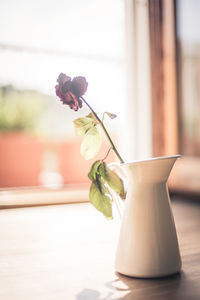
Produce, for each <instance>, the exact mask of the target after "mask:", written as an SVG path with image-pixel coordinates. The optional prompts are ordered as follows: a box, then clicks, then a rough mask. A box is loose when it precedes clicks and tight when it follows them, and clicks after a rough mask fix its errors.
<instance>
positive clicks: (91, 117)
mask: <svg viewBox="0 0 200 300" xmlns="http://www.w3.org/2000/svg"><path fill="white" fill-rule="evenodd" d="M86 117H87V118H90V119H92V120H93V121H94V124H95V125H96V124H98V122H97V119H96V118H95V115H94V114H93V113H92V112H91V113H89V115H87V116H86Z"/></svg>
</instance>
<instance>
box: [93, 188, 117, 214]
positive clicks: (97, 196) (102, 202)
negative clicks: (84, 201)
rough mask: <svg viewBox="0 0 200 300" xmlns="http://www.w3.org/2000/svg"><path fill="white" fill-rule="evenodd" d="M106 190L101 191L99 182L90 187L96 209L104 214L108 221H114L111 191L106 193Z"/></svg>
mask: <svg viewBox="0 0 200 300" xmlns="http://www.w3.org/2000/svg"><path fill="white" fill-rule="evenodd" d="M105 189H106V188H105ZM105 189H103V190H101V189H100V187H99V185H98V184H97V182H93V183H92V185H91V187H90V194H89V197H90V201H91V203H92V204H93V205H94V207H95V208H96V209H98V210H99V211H100V212H102V213H103V214H104V216H105V217H106V218H107V219H112V205H111V199H110V196H109V191H107V193H105Z"/></svg>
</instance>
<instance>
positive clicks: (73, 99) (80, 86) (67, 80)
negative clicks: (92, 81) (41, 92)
mask: <svg viewBox="0 0 200 300" xmlns="http://www.w3.org/2000/svg"><path fill="white" fill-rule="evenodd" d="M57 82H58V85H56V86H55V89H56V95H57V96H58V97H59V98H60V100H61V101H62V103H63V104H67V105H69V107H70V108H71V109H73V110H75V111H77V110H78V109H79V108H81V107H82V100H81V97H82V96H83V95H84V94H85V92H86V90H87V86H88V83H87V81H86V79H85V77H82V76H78V77H74V78H73V80H71V77H69V76H67V75H65V74H63V73H60V75H59V76H58V79H57Z"/></svg>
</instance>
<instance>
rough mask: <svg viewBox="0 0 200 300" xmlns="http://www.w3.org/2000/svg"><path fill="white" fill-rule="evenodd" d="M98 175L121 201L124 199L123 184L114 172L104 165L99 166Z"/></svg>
mask: <svg viewBox="0 0 200 300" xmlns="http://www.w3.org/2000/svg"><path fill="white" fill-rule="evenodd" d="M98 170H99V174H100V175H101V177H102V178H103V180H104V181H105V183H107V184H108V185H109V187H111V189H113V190H114V191H115V192H116V193H117V194H118V195H119V196H120V197H121V198H122V199H123V198H125V191H124V184H123V181H122V179H121V178H120V177H119V176H118V175H117V174H116V173H115V172H114V171H112V170H111V169H110V168H109V167H108V166H107V165H106V163H105V162H104V163H102V164H100V166H99V168H98Z"/></svg>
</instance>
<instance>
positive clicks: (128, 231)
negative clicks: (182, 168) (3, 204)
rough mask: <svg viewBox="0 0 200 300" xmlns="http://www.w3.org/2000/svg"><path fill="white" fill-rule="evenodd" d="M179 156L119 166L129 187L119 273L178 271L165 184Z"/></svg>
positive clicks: (160, 274)
mask: <svg viewBox="0 0 200 300" xmlns="http://www.w3.org/2000/svg"><path fill="white" fill-rule="evenodd" d="M178 157H179V156H178V155H176V156H168V157H160V158H153V159H149V160H145V161H139V162H135V163H128V164H123V165H121V166H120V168H121V167H122V168H123V169H124V170H125V173H126V178H127V180H128V191H127V197H126V200H125V207H124V213H123V218H122V224H121V231H120V236H119V241H118V247H117V252H116V259H115V269H116V271H118V272H119V273H122V274H124V275H128V276H134V277H142V278H153V277H163V276H168V275H172V274H174V273H177V272H178V271H180V269H181V258H180V252H179V246H178V240H177V234H176V228H175V223H174V218H173V214H172V210H171V205H170V198H169V193H168V187H167V179H168V176H169V174H170V171H171V169H172V167H173V165H174V163H175V161H176V159H177V158H178ZM124 170H123V171H124Z"/></svg>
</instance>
